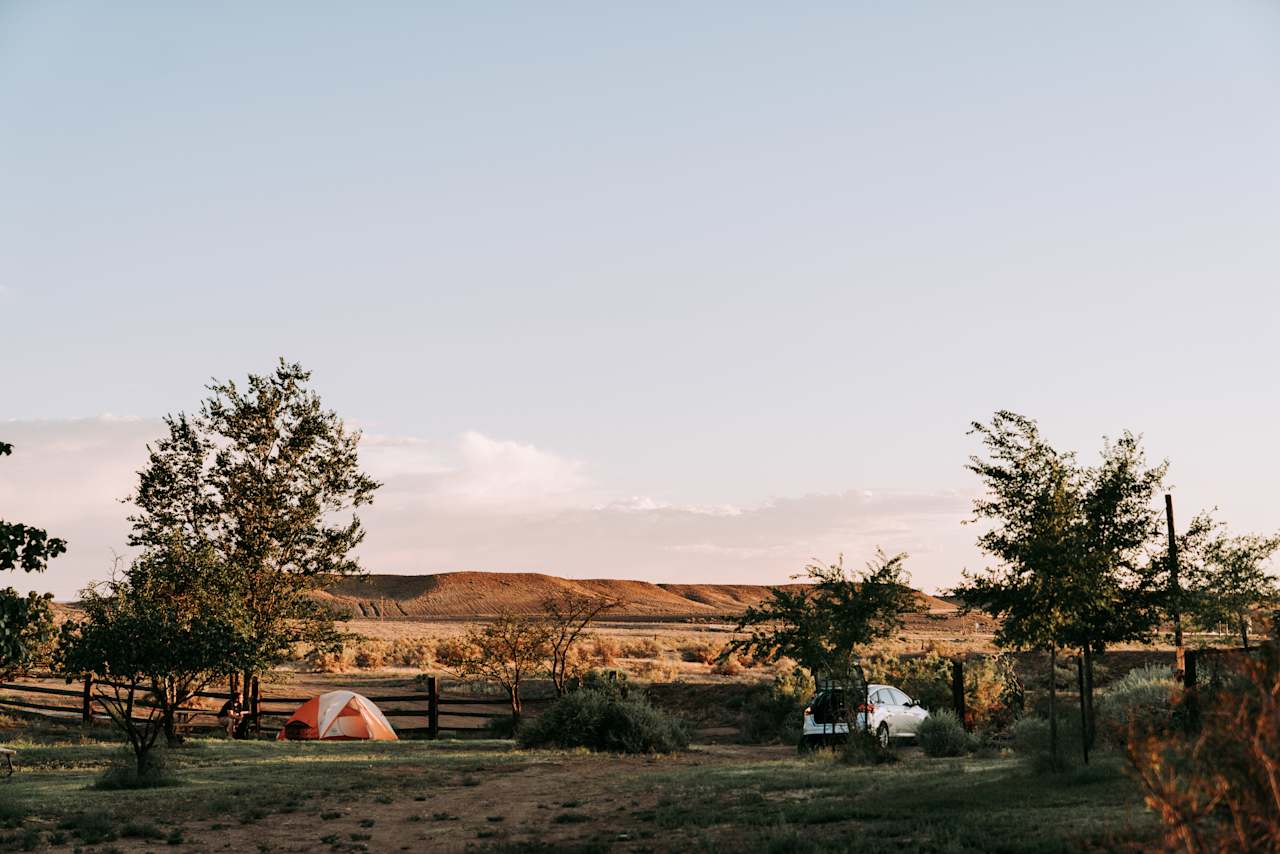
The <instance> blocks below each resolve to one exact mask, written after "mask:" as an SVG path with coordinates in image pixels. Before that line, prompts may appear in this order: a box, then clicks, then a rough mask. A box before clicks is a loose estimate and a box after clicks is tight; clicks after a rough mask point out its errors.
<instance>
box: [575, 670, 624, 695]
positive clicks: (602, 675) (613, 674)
mask: <svg viewBox="0 0 1280 854" xmlns="http://www.w3.org/2000/svg"><path fill="white" fill-rule="evenodd" d="M580 688H581V689H582V690H584V691H599V692H600V693H603V694H608V695H610V696H613V697H619V698H623V699H625V698H626V696H627V694H628V692H629V691H630V689H629V688H628V687H627V674H626V673H625V672H624V671H622V670H612V669H611V670H592V671H590V672H588V673H585V674H583V676H582V680H581V685H580Z"/></svg>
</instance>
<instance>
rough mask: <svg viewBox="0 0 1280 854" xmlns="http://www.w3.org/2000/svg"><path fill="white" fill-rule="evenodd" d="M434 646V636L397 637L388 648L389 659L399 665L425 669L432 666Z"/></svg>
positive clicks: (393, 663)
mask: <svg viewBox="0 0 1280 854" xmlns="http://www.w3.org/2000/svg"><path fill="white" fill-rule="evenodd" d="M434 648H435V639H434V638H428V637H417V638H396V639H395V640H393V641H392V642H391V646H390V647H389V648H388V650H387V660H388V661H389V662H390V663H391V664H392V665H395V666H398V667H413V668H416V669H418V670H425V669H427V668H428V667H430V666H431V660H432V659H431V653H432V650H433V649H434Z"/></svg>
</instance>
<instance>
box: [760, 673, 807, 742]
mask: <svg viewBox="0 0 1280 854" xmlns="http://www.w3.org/2000/svg"><path fill="white" fill-rule="evenodd" d="M814 691H815V688H814V683H813V677H811V676H810V675H809V674H808V672H807V671H805V670H804V668H801V667H793V668H791V669H790V670H788V671H786V672H783V673H779V674H778V675H777V676H775V677H773V682H772V684H769V685H757V686H753V690H752V692H751V695H750V696H749V698H748V699H747V702H746V704H745V712H746V714H745V720H744V721H743V725H742V734H743V737H744V738H745V739H746V740H747V741H750V742H755V743H761V742H777V741H782V742H791V741H796V740H797V739H798V738H799V737H800V729H801V715H802V714H803V713H804V707H805V705H806V704H807V703H808V702H809V700H810V699H811V698H812V697H813V695H814Z"/></svg>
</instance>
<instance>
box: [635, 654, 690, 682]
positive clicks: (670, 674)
mask: <svg viewBox="0 0 1280 854" xmlns="http://www.w3.org/2000/svg"><path fill="white" fill-rule="evenodd" d="M627 669H628V670H629V671H631V675H632V676H634V677H635V678H637V679H642V680H644V681H646V682H671V681H672V680H674V679H675V678H676V674H677V673H678V672H679V671H678V670H677V669H676V667H675V665H672V664H666V663H663V662H660V661H650V660H647V659H646V660H641V661H639V662H637V663H636V664H633V665H632V666H630V667H628V668H627Z"/></svg>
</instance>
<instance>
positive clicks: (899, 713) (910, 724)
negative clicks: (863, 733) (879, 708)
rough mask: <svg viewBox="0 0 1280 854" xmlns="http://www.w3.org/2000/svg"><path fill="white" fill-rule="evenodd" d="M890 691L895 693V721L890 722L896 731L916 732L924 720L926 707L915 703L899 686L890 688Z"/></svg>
mask: <svg viewBox="0 0 1280 854" xmlns="http://www.w3.org/2000/svg"><path fill="white" fill-rule="evenodd" d="M888 690H889V692H890V693H891V694H892V695H893V703H894V706H893V713H894V719H893V723H891V724H889V726H891V727H892V728H893V729H894V731H895V732H898V733H901V734H904V735H905V734H907V733H910V734H912V735H914V734H915V732H916V730H918V729H919V728H920V721H922V720H924V715H925V712H924V709H922V708H920V707H919V706H917V705H915V704H913V703H912V702H911V698H910V697H908V696H907V695H906V694H904V693H903V692H901V691H899V690H898V689H897V688H889V689H888Z"/></svg>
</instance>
